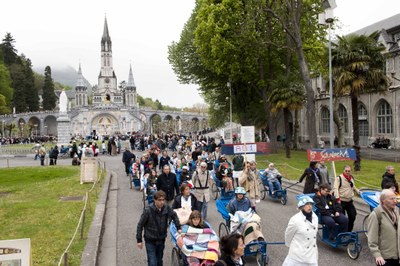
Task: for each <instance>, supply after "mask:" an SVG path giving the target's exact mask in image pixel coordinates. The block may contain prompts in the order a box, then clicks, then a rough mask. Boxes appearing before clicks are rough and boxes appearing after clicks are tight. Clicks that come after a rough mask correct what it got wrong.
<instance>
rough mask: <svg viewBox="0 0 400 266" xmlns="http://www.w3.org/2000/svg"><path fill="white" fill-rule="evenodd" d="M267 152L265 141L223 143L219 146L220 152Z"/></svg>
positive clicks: (230, 153)
mask: <svg viewBox="0 0 400 266" xmlns="http://www.w3.org/2000/svg"><path fill="white" fill-rule="evenodd" d="M268 152H269V146H268V143H267V142H254V143H235V144H225V145H222V147H221V154H225V155H234V154H264V153H268Z"/></svg>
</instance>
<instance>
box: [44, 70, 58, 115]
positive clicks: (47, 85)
mask: <svg viewBox="0 0 400 266" xmlns="http://www.w3.org/2000/svg"><path fill="white" fill-rule="evenodd" d="M42 97H43V109H44V110H53V109H54V108H55V107H56V95H55V94H54V83H53V79H52V77H51V68H50V66H46V68H45V69H44V84H43V94H42Z"/></svg>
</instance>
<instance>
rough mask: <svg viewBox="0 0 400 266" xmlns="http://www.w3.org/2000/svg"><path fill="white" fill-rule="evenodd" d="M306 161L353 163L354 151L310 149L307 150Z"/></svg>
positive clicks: (354, 158)
mask: <svg viewBox="0 0 400 266" xmlns="http://www.w3.org/2000/svg"><path fill="white" fill-rule="evenodd" d="M307 156H308V161H310V162H313V161H317V162H319V161H325V162H329V161H355V160H356V151H355V150H354V149H312V150H307Z"/></svg>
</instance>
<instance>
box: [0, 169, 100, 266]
mask: <svg viewBox="0 0 400 266" xmlns="http://www.w3.org/2000/svg"><path fill="white" fill-rule="evenodd" d="M79 169H80V168H78V167H73V166H54V167H18V168H8V169H1V171H0V232H1V235H0V239H1V240H4V239H18V238H30V239H31V245H32V246H31V248H32V257H33V265H57V264H58V261H59V258H60V256H61V255H62V254H63V252H64V250H65V248H66V247H67V245H68V243H69V241H70V240H71V238H72V236H73V234H74V232H75V228H76V226H77V224H78V221H79V218H80V215H81V211H82V209H83V205H84V201H73V202H62V201H60V200H59V199H60V197H62V196H84V195H85V194H86V191H88V190H89V189H90V188H91V186H92V184H83V185H80V183H79V179H80V178H79V173H80V171H79ZM100 183H101V182H99V185H100ZM99 192H100V189H99V188H97V191H96V190H94V191H93V192H92V193H91V196H90V200H91V211H88V212H87V216H86V222H85V236H86V235H87V231H88V228H89V226H90V223H91V221H92V218H93V214H94V210H95V205H96V202H97V195H96V194H100V193H99ZM79 232H80V231H79ZM85 243H86V240H85V237H84V239H83V240H80V235H79V234H78V235H77V238H76V240H75V241H74V242H73V244H72V246H71V249H70V251H69V253H68V260H69V263H70V265H79V264H80V258H81V253H82V251H83V249H84V246H85Z"/></svg>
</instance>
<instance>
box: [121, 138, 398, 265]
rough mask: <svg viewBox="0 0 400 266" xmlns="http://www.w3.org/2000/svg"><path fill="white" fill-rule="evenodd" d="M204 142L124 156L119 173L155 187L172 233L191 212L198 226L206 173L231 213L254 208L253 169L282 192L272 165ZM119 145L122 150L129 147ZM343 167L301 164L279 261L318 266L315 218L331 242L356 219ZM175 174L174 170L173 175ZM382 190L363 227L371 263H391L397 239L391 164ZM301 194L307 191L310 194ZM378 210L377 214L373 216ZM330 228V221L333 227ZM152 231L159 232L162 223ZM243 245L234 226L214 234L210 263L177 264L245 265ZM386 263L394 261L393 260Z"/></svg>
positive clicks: (256, 178)
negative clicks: (332, 171) (173, 223)
mask: <svg viewBox="0 0 400 266" xmlns="http://www.w3.org/2000/svg"><path fill="white" fill-rule="evenodd" d="M212 141H213V140H212ZM209 147H210V145H209V143H208V141H207V140H206V141H205V143H202V141H199V142H197V145H196V146H194V147H193V150H192V149H191V148H189V149H188V150H185V151H184V152H180V153H178V152H176V151H172V155H171V156H170V155H169V154H168V151H166V150H164V151H160V150H159V149H157V148H154V147H153V148H152V149H149V150H147V152H146V153H145V154H143V155H142V156H141V157H140V158H135V157H134V156H132V159H131V161H130V165H131V166H130V168H129V169H128V170H127V171H128V172H127V174H130V172H129V171H134V172H135V174H137V177H138V178H139V179H142V180H147V182H145V184H146V187H142V189H145V190H146V192H147V194H152V193H158V192H160V191H163V194H162V202H163V204H162V207H161V208H159V209H158V210H157V211H156V210H155V209H153V210H154V211H155V212H157V213H158V214H161V213H165V215H171V219H173V220H175V219H176V217H172V216H174V215H177V216H178V218H177V220H178V221H180V224H179V225H178V224H177V228H178V230H179V229H180V228H181V226H182V225H186V224H192V225H193V221H192V218H193V217H192V218H188V217H191V216H190V213H192V214H193V215H195V216H196V217H197V218H196V219H197V220H198V221H201V223H200V224H203V222H205V221H207V205H208V202H209V201H210V188H211V186H212V183H213V182H215V180H213V177H212V176H213V175H215V178H217V179H218V180H219V181H220V183H221V185H222V186H223V187H224V188H225V189H226V191H229V190H232V191H234V195H235V196H234V197H233V198H232V199H231V201H230V202H229V204H228V205H227V209H228V210H229V212H230V213H231V214H232V217H233V216H234V214H235V213H237V212H245V211H249V210H250V211H251V212H253V213H255V212H256V210H257V208H256V205H257V203H258V202H259V195H260V191H259V183H260V172H261V174H264V175H265V176H266V178H267V180H268V187H269V189H271V191H272V192H274V191H278V190H280V189H282V187H281V179H282V175H281V174H280V172H279V170H278V169H277V168H276V167H275V164H274V163H270V164H269V165H268V167H267V168H266V169H265V170H264V171H259V170H257V164H256V163H255V162H254V161H246V160H245V158H242V157H243V156H241V155H235V156H233V157H231V159H232V162H229V161H228V160H227V159H228V158H227V157H226V156H225V155H224V154H221V152H220V148H219V147H218V145H216V146H215V149H213V150H209V149H208V148H209ZM126 150H129V148H128V149H126ZM211 171H212V174H211ZM351 171H352V169H351V167H350V166H349V165H346V166H345V167H344V169H343V172H342V173H341V174H340V175H338V176H337V177H334V178H332V179H331V178H330V177H329V174H328V170H327V167H326V165H325V163H324V162H311V163H310V165H309V167H308V168H307V169H305V171H304V173H303V175H302V176H301V177H300V179H299V182H302V181H303V180H305V181H306V184H305V185H304V191H303V192H304V194H305V195H304V196H303V197H301V198H300V199H299V202H298V210H299V212H298V213H297V214H296V215H294V216H293V217H292V218H291V219H290V221H289V223H288V226H287V228H286V232H285V243H286V245H287V246H288V247H289V253H288V255H287V257H286V259H285V262H284V265H318V251H317V242H316V234H317V230H318V223H322V224H325V225H326V226H327V228H328V229H329V230H330V231H331V235H330V237H329V238H330V240H331V241H336V235H337V234H338V233H344V232H351V231H352V230H353V228H354V222H355V220H356V217H357V212H356V208H355V207H354V203H353V200H354V197H355V194H356V193H357V194H359V193H362V192H360V191H359V190H358V188H357V187H356V185H355V182H354V177H353V176H352V173H351ZM176 174H179V175H180V176H179V178H178V179H177V178H176ZM382 188H383V191H382V194H381V195H380V206H381V207H380V208H378V209H376V211H375V212H374V215H372V218H371V219H370V220H369V225H368V227H369V228H370V230H371V237H370V235H369V237H368V244H369V247H370V249H371V251H372V253H373V255H374V257H375V258H376V264H377V265H399V264H398V262H399V246H398V244H397V239H399V237H400V235H399V234H398V233H397V229H396V228H397V222H398V217H399V212H398V209H397V207H396V204H395V203H396V202H397V201H394V200H393V199H395V198H396V194H397V193H398V184H397V181H396V179H395V176H394V168H393V167H392V166H388V167H387V169H386V172H385V174H384V175H383V177H382ZM306 194H312V196H308V195H306ZM154 195H156V194H154ZM157 195H158V194H157ZM155 205H156V203H155ZM159 206H161V204H160V205H159ZM152 208H153V207H150V208H149V209H152ZM182 208H183V209H187V210H190V211H189V212H188V213H186V214H182V213H181V212H179V211H176V212H170V210H177V209H182ZM313 210H314V211H315V210H316V211H317V212H318V213H319V215H320V216H319V217H317V216H316V214H315V213H314V211H313ZM378 211H380V212H381V213H380V214H379V213H378ZM147 212H149V210H148V209H146V210H145V211H144V213H143V214H142V217H141V219H140V222H139V224H138V227H137V236H136V238H137V242H138V247H139V248H141V247H143V244H142V242H143V235H142V231H143V230H144V231H146V230H147V229H146V227H147V226H149V227H152V224H151V222H149V223H147V222H146V221H147V220H146V217H152V216H150V215H149V214H147ZM177 213H178V214H177ZM182 215H183V216H185V215H186V218H185V219H183V220H184V221H185V223H182V217H181V216H182ZM197 220H196V221H197ZM160 221H161V220H160ZM196 224H198V223H196ZM207 226H208V225H207ZM335 226H338V230H337V231H336V232H335V230H334V228H335ZM159 228H165V230H167V229H166V227H164V226H161V227H159ZM231 229H232V227H231ZM163 230H164V229H163ZM252 230H254V231H257V230H258V231H259V232H260V233H259V234H257V236H258V237H257V238H256V239H254V240H253V241H262V240H263V235H262V230H261V227H257V226H255V228H253V229H252ZM165 233H166V231H165ZM163 234H164V232H163V233H159V235H163ZM368 234H369V233H368ZM387 234H391V237H390V238H388V241H390V247H388V246H387V245H386V243H385V241H384V239H385V238H386V235H387ZM393 235H395V237H393ZM144 238H145V242H150V244H151V243H152V242H154V240H152V239H146V233H145V234H144ZM395 239H396V241H395ZM164 241H165V238H162V239H157V240H156V241H155V243H162V244H163V243H164ZM245 245H246V241H245V235H244V234H242V232H240V231H237V230H234V231H231V233H230V234H228V235H227V236H225V237H223V238H222V239H220V242H219V250H218V254H219V256H218V259H217V260H215V261H212V262H209V263H210V264H207V263H208V262H206V263H203V264H200V263H201V262H199V261H197V262H198V263H199V264H196V263H193V261H194V258H192V257H190V256H189V257H187V258H185V259H186V262H185V263H187V265H245V263H246V262H245V259H244V257H243V256H244V247H245ZM161 246H162V248H161V249H159V250H158V252H160V254H156V255H154V254H153V253H152V252H153V251H154V250H157V248H155V247H147V246H146V251H147V254H148V256H149V254H153V255H150V256H151V257H152V258H151V259H150V258H149V265H162V253H163V249H164V245H161ZM154 258H157V260H156V261H155V260H154ZM150 261H151V262H150ZM394 262H395V264H393V263H394ZM151 263H154V264H151ZM190 263H193V264H190ZM385 263H386V264H385ZM396 263H397V264H396Z"/></svg>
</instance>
